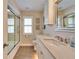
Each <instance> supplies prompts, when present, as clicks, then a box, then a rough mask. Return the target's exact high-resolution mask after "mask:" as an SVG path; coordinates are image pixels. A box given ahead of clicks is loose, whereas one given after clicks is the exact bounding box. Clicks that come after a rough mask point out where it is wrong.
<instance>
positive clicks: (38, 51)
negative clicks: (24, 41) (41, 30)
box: [36, 44, 44, 59]
mask: <svg viewBox="0 0 79 59" xmlns="http://www.w3.org/2000/svg"><path fill="white" fill-rule="evenodd" d="M36 49H37V54H38V59H44V56H43V52H42V51H41V47H40V46H39V44H37V45H36Z"/></svg>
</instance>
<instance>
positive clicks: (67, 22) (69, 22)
mask: <svg viewBox="0 0 79 59" xmlns="http://www.w3.org/2000/svg"><path fill="white" fill-rule="evenodd" d="M64 26H65V27H69V28H70V27H72V28H74V27H75V16H74V15H72V16H68V17H66V18H64Z"/></svg>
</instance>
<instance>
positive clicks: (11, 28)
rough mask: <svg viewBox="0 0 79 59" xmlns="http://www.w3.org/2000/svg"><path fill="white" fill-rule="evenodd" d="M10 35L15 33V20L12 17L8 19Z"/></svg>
mask: <svg viewBox="0 0 79 59" xmlns="http://www.w3.org/2000/svg"><path fill="white" fill-rule="evenodd" d="M8 33H14V18H13V16H10V17H9V18H8Z"/></svg>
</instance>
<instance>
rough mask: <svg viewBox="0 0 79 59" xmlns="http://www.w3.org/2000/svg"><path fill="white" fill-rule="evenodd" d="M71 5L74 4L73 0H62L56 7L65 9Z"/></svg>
mask: <svg viewBox="0 0 79 59" xmlns="http://www.w3.org/2000/svg"><path fill="white" fill-rule="evenodd" d="M71 6H73V7H74V6H75V0H63V1H61V3H59V5H58V7H59V9H61V10H65V9H67V8H69V7H71Z"/></svg>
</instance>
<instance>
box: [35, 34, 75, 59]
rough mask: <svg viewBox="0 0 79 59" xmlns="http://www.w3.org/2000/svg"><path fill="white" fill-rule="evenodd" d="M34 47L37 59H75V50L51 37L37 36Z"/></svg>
mask: <svg viewBox="0 0 79 59" xmlns="http://www.w3.org/2000/svg"><path fill="white" fill-rule="evenodd" d="M35 47H36V51H37V53H38V59H75V48H73V47H70V46H69V45H68V44H66V43H63V42H60V41H58V40H56V39H55V38H54V37H51V36H46V35H37V37H36V40H35Z"/></svg>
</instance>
